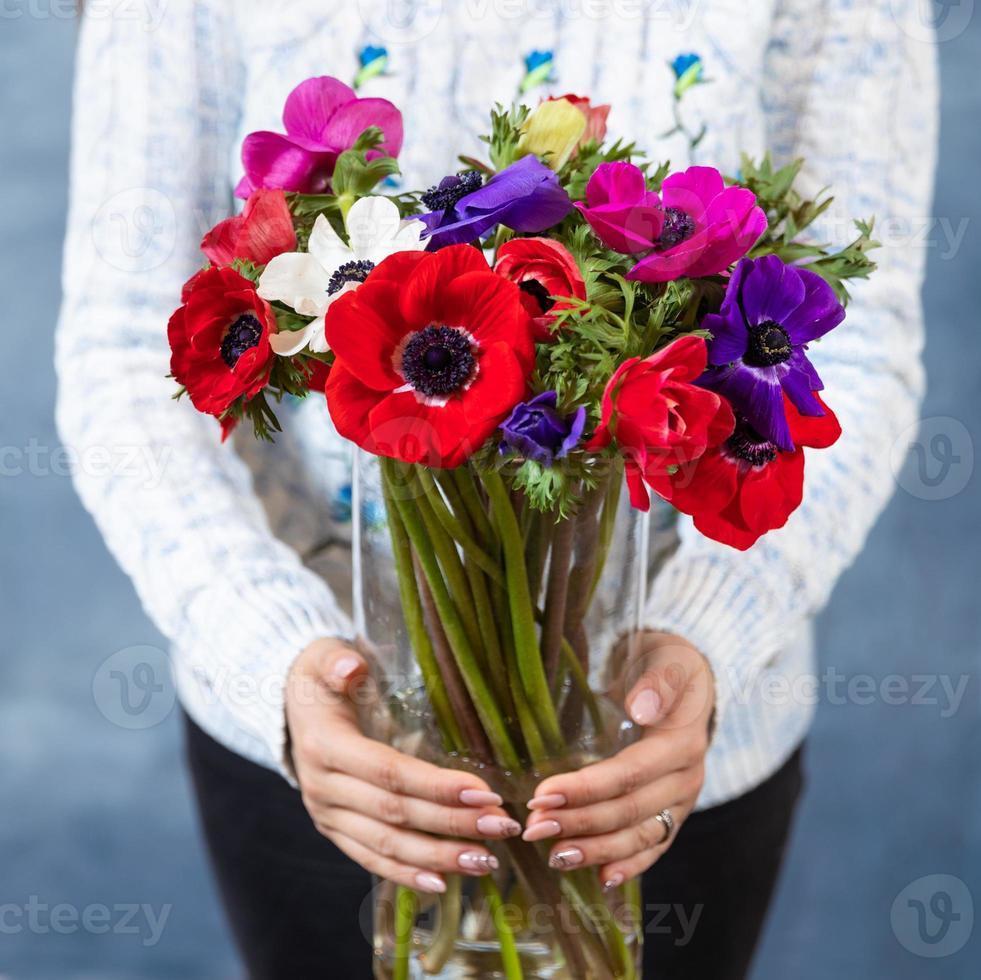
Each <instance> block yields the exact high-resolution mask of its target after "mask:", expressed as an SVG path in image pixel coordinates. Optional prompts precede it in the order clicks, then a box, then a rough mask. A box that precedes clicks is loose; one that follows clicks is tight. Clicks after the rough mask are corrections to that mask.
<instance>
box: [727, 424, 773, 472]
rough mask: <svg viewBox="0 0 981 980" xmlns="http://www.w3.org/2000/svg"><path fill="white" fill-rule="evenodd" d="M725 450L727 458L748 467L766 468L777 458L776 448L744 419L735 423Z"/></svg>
mask: <svg viewBox="0 0 981 980" xmlns="http://www.w3.org/2000/svg"><path fill="white" fill-rule="evenodd" d="M725 448H726V452H727V453H728V454H729V456H731V457H734V458H735V459H738V460H741V461H742V462H744V463H749V465H750V466H766V465H767V464H768V463H772V462H773V461H774V460H775V459H776V458H777V447H776V446H775V445H774V444H773V443H772V442H770V440H769V439H766V438H764V437H763V436H761V435H760V434H759V433H758V432H757V431H756V429H754V428H753V427H752V426H751V425H750V424H749V423H748V422H747V421H746V420H745V419H739V420H738V421H737V423H736V430H735V432H733V434H732V435H731V436H729V438H728V440H727V441H726V445H725Z"/></svg>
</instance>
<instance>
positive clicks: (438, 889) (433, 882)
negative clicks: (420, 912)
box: [416, 871, 446, 895]
mask: <svg viewBox="0 0 981 980" xmlns="http://www.w3.org/2000/svg"><path fill="white" fill-rule="evenodd" d="M416 888H418V889H419V891H422V892H435V893H436V894H437V895H442V894H443V892H445V891H446V882H445V881H443V879H442V878H440V876H439V875H434V874H430V873H429V872H428V871H420V872H419V874H417V875H416Z"/></svg>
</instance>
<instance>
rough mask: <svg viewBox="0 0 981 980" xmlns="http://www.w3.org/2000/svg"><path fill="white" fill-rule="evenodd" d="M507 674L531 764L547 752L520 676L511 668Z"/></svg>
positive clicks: (545, 757) (541, 758)
mask: <svg viewBox="0 0 981 980" xmlns="http://www.w3.org/2000/svg"><path fill="white" fill-rule="evenodd" d="M513 659H514V658H513V657H512V660H513ZM508 676H509V680H510V683H511V697H512V699H513V701H514V710H515V713H516V714H517V716H518V725H519V727H520V728H521V734H522V735H523V736H524V740H525V746H526V747H527V749H528V759H529V761H530V762H531V763H532V764H535V763H538V762H541V761H543V760H544V759H547V758H548V754H549V753H548V750H547V749H546V748H545V742H544V740H543V739H542V733H541V731H540V730H539V728H538V721H537V719H536V718H535V712H534V711H533V710H532V708H531V705H529V704H528V698H527V697H526V696H525V692H524V689H523V688H522V686H521V678H520V676H519V675H518V671H517V669H514V670H512V671H511V672H510V674H509V675H508Z"/></svg>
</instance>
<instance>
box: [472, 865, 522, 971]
mask: <svg viewBox="0 0 981 980" xmlns="http://www.w3.org/2000/svg"><path fill="white" fill-rule="evenodd" d="M480 889H481V891H482V892H483V893H484V901H485V902H486V903H487V909H488V911H489V912H490V916H491V921H492V922H493V923H494V928H495V929H496V930H497V941H498V942H499V943H500V945H501V964H502V965H503V967H504V977H505V980H524V975H525V974H524V971H523V970H522V969H521V957H520V956H519V955H518V946H517V943H515V941H514V931H513V930H512V929H511V924H510V923H509V922H508V921H507V916H506V915H505V914H504V907H503V902H502V901H501V893H500V892H499V891H498V889H497V885H496V884H495V883H494V879H493V878H492V877H491V876H490V875H486V876H484V877H483V878H481V879H480Z"/></svg>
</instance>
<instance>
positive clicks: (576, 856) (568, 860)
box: [548, 847, 585, 871]
mask: <svg viewBox="0 0 981 980" xmlns="http://www.w3.org/2000/svg"><path fill="white" fill-rule="evenodd" d="M584 860H585V857H584V855H583V853H582V851H580V850H579V848H578V847H563V848H562V850H561V851H556V852H555V853H554V854H553V855H552V856H551V857H550V858H549V859H548V866H549V867H550V868H555V869H557V870H559V871H564V870H565V869H566V868H575V867H578V866H579V865H580V864H582V863H583V861H584Z"/></svg>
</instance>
